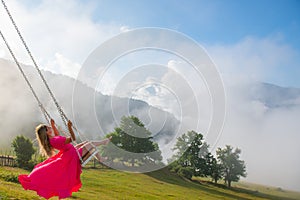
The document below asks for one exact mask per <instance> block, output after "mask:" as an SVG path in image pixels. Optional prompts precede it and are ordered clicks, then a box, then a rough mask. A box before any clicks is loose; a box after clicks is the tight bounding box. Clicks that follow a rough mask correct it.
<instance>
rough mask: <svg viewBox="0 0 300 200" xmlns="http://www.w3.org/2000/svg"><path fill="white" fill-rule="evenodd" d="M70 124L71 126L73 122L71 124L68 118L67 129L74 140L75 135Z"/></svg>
mask: <svg viewBox="0 0 300 200" xmlns="http://www.w3.org/2000/svg"><path fill="white" fill-rule="evenodd" d="M72 126H73V124H72V122H71V120H68V129H69V132H70V135H71V138H72V140H73V141H75V140H76V137H75V134H74V131H73V129H72Z"/></svg>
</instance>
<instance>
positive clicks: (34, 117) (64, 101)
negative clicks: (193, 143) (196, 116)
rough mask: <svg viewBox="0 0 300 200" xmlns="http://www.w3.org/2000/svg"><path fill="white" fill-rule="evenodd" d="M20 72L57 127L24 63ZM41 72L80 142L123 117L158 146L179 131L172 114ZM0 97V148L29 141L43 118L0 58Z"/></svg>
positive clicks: (36, 79) (44, 96)
mask: <svg viewBox="0 0 300 200" xmlns="http://www.w3.org/2000/svg"><path fill="white" fill-rule="evenodd" d="M22 68H23V70H24V71H25V73H26V74H27V76H28V79H29V81H30V83H31V84H32V86H33V88H34V90H35V92H36V93H37V96H38V97H39V98H40V100H41V102H42V103H43V105H44V107H45V108H46V110H47V111H48V112H49V113H50V115H51V116H52V118H54V119H55V121H56V122H57V124H59V125H61V126H62V121H61V120H60V116H59V114H58V112H57V109H56V107H55V106H54V103H53V101H52V100H51V98H50V96H49V94H48V93H47V90H46V87H45V86H44V85H43V82H42V81H41V79H40V77H38V73H37V71H36V70H35V68H33V67H32V66H26V65H22ZM42 73H43V75H44V76H45V78H46V80H47V82H48V84H49V86H50V88H51V90H52V92H53V94H54V96H55V97H56V99H57V100H58V102H59V104H60V106H61V107H62V108H63V110H64V111H65V113H66V115H67V116H68V117H69V118H70V119H72V120H73V123H74V124H75V125H76V127H77V128H78V129H79V130H80V133H81V134H80V135H79V136H80V139H81V140H87V139H99V138H102V137H104V135H106V134H107V133H109V132H111V131H113V130H114V127H116V126H118V124H119V122H120V119H121V117H122V116H124V115H126V116H128V115H135V116H137V117H139V118H140V119H141V121H142V122H143V123H144V124H145V126H146V127H147V128H148V129H149V130H150V131H151V132H152V134H153V135H152V136H153V137H154V140H155V141H156V142H158V143H160V144H162V145H163V144H164V143H165V142H168V140H170V138H171V137H172V135H173V133H174V132H176V131H177V129H178V124H179V123H178V120H177V119H176V118H175V117H174V116H173V115H172V114H171V113H168V112H166V111H163V110H161V109H158V108H155V107H153V106H150V105H148V104H147V103H146V102H143V101H140V100H135V99H128V98H120V97H115V96H107V95H103V94H101V93H100V92H97V91H95V90H94V89H93V88H90V87H88V86H87V85H85V84H84V83H81V82H78V81H76V80H75V79H73V78H70V77H67V76H64V75H59V74H53V73H51V72H48V71H42ZM0 93H1V101H0V116H1V120H0V128H1V129H0V130H1V131H0V135H1V137H2V138H3V139H1V142H0V145H1V146H2V145H4V144H6V145H7V143H9V144H10V142H11V140H12V138H13V137H15V136H16V135H19V134H24V135H27V136H28V137H30V138H32V139H33V138H34V137H35V134H34V127H35V126H36V125H37V124H39V123H41V122H44V121H45V120H44V118H43V115H42V112H41V111H40V110H39V107H38V104H37V102H36V100H35V99H34V96H33V95H32V93H31V91H30V90H29V87H28V86H27V85H26V82H25V81H24V78H23V77H22V75H21V73H20V71H19V70H18V68H17V66H16V65H15V64H14V63H12V62H10V61H7V60H4V59H0ZM62 128H63V126H62ZM9 144H8V145H9Z"/></svg>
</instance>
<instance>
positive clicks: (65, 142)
mask: <svg viewBox="0 0 300 200" xmlns="http://www.w3.org/2000/svg"><path fill="white" fill-rule="evenodd" d="M68 129H69V132H70V133H71V137H63V136H60V135H59V132H58V130H57V128H56V126H55V122H54V120H52V119H51V126H47V125H45V124H41V125H39V126H37V127H36V136H37V139H38V141H39V146H40V152H41V154H42V155H44V156H46V157H48V159H47V160H45V161H44V162H42V163H40V164H38V165H36V166H35V167H34V169H33V171H32V172H31V173H30V174H29V175H20V176H19V181H20V183H21V184H22V186H23V188H24V189H26V190H34V191H36V192H37V194H38V195H40V196H42V197H44V198H46V199H49V198H51V197H53V196H58V197H59V198H60V199H61V198H66V197H69V196H71V195H72V192H77V191H78V190H79V189H80V188H81V180H80V174H81V164H80V159H79V157H78V153H77V152H76V149H77V151H78V152H79V154H80V156H82V155H86V154H88V152H89V149H92V148H93V147H94V146H99V145H102V144H107V143H108V142H109V141H110V139H111V138H108V139H105V140H103V141H99V142H84V143H81V144H79V145H77V146H76V147H74V146H73V145H72V144H70V143H71V142H72V140H75V135H74V132H73V130H72V123H71V121H68ZM55 149H57V150H59V152H58V153H57V154H55ZM97 158H98V159H101V157H100V156H99V155H97Z"/></svg>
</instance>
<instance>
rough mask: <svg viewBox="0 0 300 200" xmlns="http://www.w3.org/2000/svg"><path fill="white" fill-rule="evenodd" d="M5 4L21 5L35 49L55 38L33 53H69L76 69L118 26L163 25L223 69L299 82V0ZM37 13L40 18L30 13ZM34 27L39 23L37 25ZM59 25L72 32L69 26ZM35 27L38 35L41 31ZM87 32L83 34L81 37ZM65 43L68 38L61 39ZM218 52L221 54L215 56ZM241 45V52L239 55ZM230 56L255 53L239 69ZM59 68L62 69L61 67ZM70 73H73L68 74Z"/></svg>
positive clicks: (291, 84)
mask: <svg viewBox="0 0 300 200" xmlns="http://www.w3.org/2000/svg"><path fill="white" fill-rule="evenodd" d="M14 2H16V3H14ZM7 4H8V6H9V7H12V6H14V4H16V5H17V6H14V7H17V8H18V7H19V9H20V10H21V11H20V10H19V9H14V10H13V11H15V14H14V16H15V18H17V21H18V22H19V23H18V24H19V25H23V26H24V29H29V28H27V27H30V28H31V29H30V30H28V31H26V30H24V32H25V33H24V34H26V32H31V33H30V36H27V40H28V41H29V42H30V43H31V47H32V48H33V49H35V48H36V50H35V52H37V54H39V53H40V49H41V48H43V49H46V48H48V46H49V45H53V48H52V49H53V51H52V52H51V54H47V55H46V54H44V55H38V56H39V57H43V59H45V60H47V59H50V57H51V56H52V60H54V59H57V58H53V57H55V56H56V57H59V56H60V55H62V57H66V58H67V59H68V60H70V61H74V60H75V61H76V65H77V68H79V67H78V66H79V65H81V64H82V62H83V60H84V58H81V59H79V57H80V56H83V55H85V56H86V55H87V54H85V52H91V51H92V49H93V48H96V47H97V45H100V44H101V42H103V41H105V40H106V39H108V38H111V37H113V36H114V35H116V34H118V33H119V32H118V31H119V29H120V27H122V26H124V27H128V28H129V29H134V28H141V27H161V28H168V29H172V30H176V31H179V32H181V33H183V34H186V35H187V36H189V37H191V38H192V39H194V40H195V41H197V42H198V43H199V44H200V45H203V46H204V47H205V48H206V50H207V51H208V54H209V55H210V56H211V57H212V59H213V60H215V62H216V64H217V65H218V66H219V68H220V69H221V71H223V72H225V73H227V72H228V70H227V69H228V68H232V66H235V67H234V71H240V73H242V72H241V71H242V70H241V69H243V71H244V73H245V74H247V73H251V74H253V76H254V77H256V79H257V80H258V81H262V82H269V83H273V84H277V85H280V86H285V87H298V88H300V80H299V79H298V77H299V76H300V37H299V35H300V14H299V13H300V12H298V10H299V8H300V1H297V0H295V1H293V0H288V1H284V0H276V1H272V0H261V1H259V0H257V1H246V0H240V1H233V0H227V1H220V0H214V1H201V0H189V1H179V0H161V1H159V0H154V1H150V0H148V1H145V0H144V1H143V0H130V1H121V0H89V1H86V0H82V1H81V0H68V1H59V0H53V1H47V0H42V1H41V0H24V1H18V0H13V1H10V2H7ZM21 13H22V14H21ZM37 13H38V15H40V17H39V18H36V15H37ZM18 14H20V19H18ZM26 14H28V16H29V17H28V18H27V17H26ZM21 15H22V16H21ZM53 16H55V17H54V18H53ZM26 19H27V21H26ZM78 22H79V23H78ZM76 23H77V24H76ZM37 26H39V27H41V29H39V31H38V32H37V31H36V27H37ZM42 26H44V27H46V28H43V27H42ZM68 26H71V28H68ZM76 26H77V29H78V30H77V29H76ZM62 27H65V29H70V30H73V31H74V32H73V33H72V34H71V33H67V31H66V30H63V29H62ZM85 27H86V28H85ZM50 29H51V30H50ZM117 29H118V30H117ZM51 31H53V32H54V33H51ZM84 31H85V32H84ZM75 32H77V33H75ZM37 33H38V34H39V36H38V37H41V38H40V39H39V42H41V43H40V44H39V45H36V42H34V40H35V39H36V38H37V35H36V34H37ZM64 33H65V34H64ZM41 34H44V35H43V36H40V35H41ZM76 34H77V35H76ZM97 34H98V38H96V35H97ZM85 35H86V37H87V38H83V37H84V36H85ZM66 38H68V39H69V40H66ZM90 38H92V39H90ZM72 39H73V40H74V39H76V40H77V41H78V39H80V40H81V42H82V44H81V49H82V50H81V51H78V49H77V51H78V52H77V53H78V54H79V53H80V55H79V56H78V55H75V54H76V53H75V50H74V49H73V48H72V47H69V46H66V45H70V44H71V43H72V42H73V41H71V40H72ZM30 40H33V42H31V41H30ZM50 40H53V42H49V43H48V44H45V45H44V46H41V44H42V43H43V42H46V41H50ZM91 40H94V41H93V42H92V41H91ZM249 40H250V42H249ZM55 41H60V42H61V44H60V46H59V45H58V44H54V43H55ZM64 42H66V43H67V44H63V43H64ZM83 42H85V44H83ZM89 42H90V43H91V44H90V43H89ZM245 43H248V44H245ZM266 43H267V44H266ZM93 44H94V46H93ZM55 45H56V46H55ZM241 45H242V49H240V46H241ZM35 46H36V47H35ZM255 46H257V49H256V48H255ZM67 48H68V49H67ZM220 49H223V51H220ZM256 50H257V51H256ZM47 51H50V50H47ZM72 51H73V52H72ZM267 51H269V52H267ZM216 52H217V53H218V54H219V55H215V54H216ZM229 52H231V53H229ZM240 52H243V54H242V55H238V53H240ZM0 53H1V52H0ZM48 53H49V52H48ZM54 54H55V56H54ZM233 54H235V55H233ZM283 54H284V55H283ZM44 57H45V58H44ZM220 57H223V58H222V59H220ZM228 57H232V59H234V57H238V58H241V57H244V63H252V61H253V59H255V58H257V57H259V59H260V61H259V63H260V65H258V66H250V65H249V66H247V67H246V68H245V67H244V68H243V66H242V65H243V64H244V63H243V62H240V63H233V62H234V61H231V62H230V63H228V65H230V66H226V65H225V64H224V59H226V58H228ZM266 57H267V58H266ZM271 57H274V63H271V62H270V61H268V62H266V59H270V58H271ZM50 62H51V63H52V65H53V63H54V61H48V62H47V63H42V64H43V65H49V63H50ZM55 62H56V63H58V61H55ZM47 69H49V70H50V68H47ZM56 69H58V68H56ZM254 69H255V70H254ZM53 71H55V70H53ZM57 71H59V73H63V72H61V70H57ZM229 71H230V70H229ZM74 74H76V73H75V72H74V73H73V76H74Z"/></svg>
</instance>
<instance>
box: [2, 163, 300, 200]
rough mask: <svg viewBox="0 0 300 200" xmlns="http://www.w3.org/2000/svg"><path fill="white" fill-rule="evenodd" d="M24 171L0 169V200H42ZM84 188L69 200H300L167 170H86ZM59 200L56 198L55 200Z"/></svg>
mask: <svg viewBox="0 0 300 200" xmlns="http://www.w3.org/2000/svg"><path fill="white" fill-rule="evenodd" d="M21 173H28V172H27V171H24V170H22V169H18V168H9V167H0V199H1V200H4V199H22V200H23V199H24V200H25V199H41V198H39V197H38V196H37V195H36V194H35V192H33V191H25V190H23V189H22V187H21V185H20V184H18V183H16V182H17V180H16V177H17V175H18V174H21ZM82 182H83V187H82V188H81V190H80V192H77V193H73V196H72V197H71V198H68V199H89V200H90V199H193V200H194V199H205V200H206V199H207V200H210V199H278V200H279V199H300V193H297V192H290V191H284V190H278V188H269V187H268V188H267V187H264V186H259V185H251V184H247V183H241V184H237V185H235V187H234V188H232V189H227V188H225V187H223V186H222V185H214V184H211V183H208V182H205V181H203V180H201V182H200V183H199V180H195V181H187V180H184V179H182V178H180V177H178V176H176V175H174V174H172V173H170V172H168V171H167V170H165V169H162V170H159V171H155V172H151V173H147V174H132V173H125V172H120V171H116V170H111V169H84V170H83V173H82ZM52 199H57V198H52Z"/></svg>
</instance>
